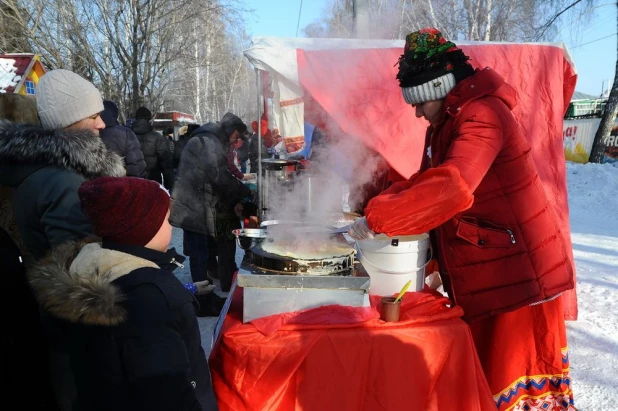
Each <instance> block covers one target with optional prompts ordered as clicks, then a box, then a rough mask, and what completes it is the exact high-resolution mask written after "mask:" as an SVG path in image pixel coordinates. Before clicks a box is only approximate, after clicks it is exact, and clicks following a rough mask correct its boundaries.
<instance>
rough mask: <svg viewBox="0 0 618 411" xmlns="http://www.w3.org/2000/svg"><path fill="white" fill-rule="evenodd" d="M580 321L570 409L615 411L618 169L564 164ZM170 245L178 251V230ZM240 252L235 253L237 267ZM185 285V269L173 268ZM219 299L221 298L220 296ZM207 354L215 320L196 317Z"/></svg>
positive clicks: (573, 347) (574, 328)
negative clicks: (572, 397) (573, 402)
mask: <svg viewBox="0 0 618 411" xmlns="http://www.w3.org/2000/svg"><path fill="white" fill-rule="evenodd" d="M567 173H568V176H567V179H568V190H569V208H570V218H571V232H572V240H573V252H574V255H575V263H576V266H577V286H578V293H577V294H578V301H579V319H578V321H575V322H569V323H568V324H567V330H568V338H569V356H570V360H571V376H572V379H573V391H574V395H575V405H576V406H577V408H578V410H580V411H616V410H618V168H615V167H612V166H611V165H607V164H605V165H598V164H567ZM172 246H174V247H176V248H177V250H178V251H179V252H182V232H181V231H180V230H176V229H175V230H174V237H173V239H172ZM241 258H242V251H240V252H237V261H238V263H239V264H240V259H241ZM177 275H178V277H179V278H180V279H181V280H182V281H190V280H191V277H190V275H189V271H188V268H187V267H185V268H184V269H181V270H177ZM221 295H224V294H221ZM199 321H200V329H201V331H202V344H203V345H204V349H205V350H206V352H207V353H209V352H210V342H211V338H212V332H213V329H214V325H215V322H216V319H215V318H200V319H199Z"/></svg>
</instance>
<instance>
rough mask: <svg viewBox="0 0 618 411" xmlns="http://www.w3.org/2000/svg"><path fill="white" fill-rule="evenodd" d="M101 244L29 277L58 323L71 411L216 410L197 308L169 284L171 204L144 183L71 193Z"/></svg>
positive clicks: (100, 184) (66, 252)
mask: <svg viewBox="0 0 618 411" xmlns="http://www.w3.org/2000/svg"><path fill="white" fill-rule="evenodd" d="M79 197H80V200H81V206H82V209H83V211H84V214H86V216H87V217H88V219H89V220H90V221H91V223H92V225H93V227H94V231H95V233H96V234H97V235H98V236H100V237H101V238H102V241H101V242H90V243H88V242H80V243H69V244H65V245H63V246H60V247H58V248H56V249H54V250H53V251H52V253H51V255H50V256H49V257H48V258H46V259H44V260H42V261H40V262H39V263H38V264H37V265H36V266H35V267H34V268H33V270H32V272H31V273H30V277H29V279H30V283H31V285H32V287H33V289H34V291H35V294H36V296H37V299H38V301H39V303H40V304H41V305H42V306H43V307H44V308H45V309H46V310H47V311H48V312H49V313H50V314H52V315H53V316H55V317H57V318H60V319H61V320H63V322H65V323H66V326H65V327H64V328H65V330H66V332H67V334H68V335H67V337H68V338H67V339H66V341H67V346H66V347H65V348H66V352H67V353H68V354H69V356H70V359H71V371H72V372H73V374H74V376H75V384H76V389H77V398H76V400H75V403H74V407H73V409H74V410H112V409H113V410H136V409H148V410H216V409H217V405H216V400H215V397H214V392H213V389H212V384H211V381H210V375H209V371H208V363H207V361H206V357H205V355H204V351H203V349H202V346H201V339H200V330H199V326H198V322H197V317H196V309H197V305H198V304H197V302H196V300H195V298H194V297H193V296H192V295H191V293H190V292H189V291H188V290H187V288H185V287H184V286H183V285H182V284H181V283H180V282H179V281H178V279H177V278H176V277H175V276H174V275H173V274H172V270H173V269H174V268H176V267H177V266H180V265H181V262H182V261H184V257H182V256H180V255H179V254H177V253H176V252H175V251H174V250H173V249H172V250H168V249H167V247H168V246H169V243H170V239H171V234H172V227H171V226H170V224H169V223H168V217H169V205H170V198H169V194H168V193H167V191H166V190H165V189H163V188H162V187H161V186H160V185H159V184H158V183H156V182H154V181H150V180H145V179H139V178H131V177H123V178H113V177H101V178H97V179H95V180H91V181H87V182H85V183H83V184H82V186H81V187H80V189H79Z"/></svg>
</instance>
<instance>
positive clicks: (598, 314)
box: [567, 164, 618, 411]
mask: <svg viewBox="0 0 618 411" xmlns="http://www.w3.org/2000/svg"><path fill="white" fill-rule="evenodd" d="M567 180H568V190H569V209H570V219H571V238H572V240H573V253H574V256H575V264H576V268H577V296H578V307H579V319H578V320H577V321H575V322H568V323H567V332H568V339H569V357H570V360H571V376H572V378H573V391H574V396H575V405H576V406H577V408H578V409H579V410H583V411H605V410H607V411H614V410H618V168H615V167H612V166H611V165H608V164H604V165H598V164H567Z"/></svg>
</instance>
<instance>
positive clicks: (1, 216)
mask: <svg viewBox="0 0 618 411" xmlns="http://www.w3.org/2000/svg"><path fill="white" fill-rule="evenodd" d="M2 120H4V121H11V122H13V123H23V124H31V125H38V124H40V123H39V119H38V115H37V108H36V100H35V98H34V97H33V96H24V95H21V94H0V121H2ZM12 193H13V189H12V188H11V187H7V186H3V185H0V261H2V262H3V263H2V291H3V292H4V294H5V295H7V296H11V298H3V299H2V301H1V302H0V324H2V336H1V337H0V364H2V366H0V386H2V389H3V390H4V392H8V393H11V400H12V401H13V403H15V404H28V405H29V406H30V407H31V409H33V410H38V411H57V410H58V405H57V401H56V396H55V394H54V390H53V385H52V381H51V376H50V374H49V370H48V367H47V364H49V358H48V351H47V350H46V349H41V348H42V343H44V342H45V340H46V336H45V333H44V330H43V326H42V324H41V318H40V315H39V307H38V304H37V302H36V300H35V299H34V295H33V294H32V290H31V289H30V286H29V285H28V281H27V279H26V266H25V260H26V256H25V255H24V252H25V247H24V244H23V241H22V239H21V235H20V234H19V228H18V227H17V224H16V223H15V219H14V216H13V201H12ZM16 302H17V303H16ZM32 379H34V380H36V382H37V395H36V396H35V397H33V395H32V387H29V386H28V384H24V383H23V381H27V380H32Z"/></svg>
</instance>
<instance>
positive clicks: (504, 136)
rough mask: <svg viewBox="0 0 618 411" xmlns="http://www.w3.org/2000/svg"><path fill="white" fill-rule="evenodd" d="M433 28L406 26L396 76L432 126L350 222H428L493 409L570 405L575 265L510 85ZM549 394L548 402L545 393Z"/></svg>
mask: <svg viewBox="0 0 618 411" xmlns="http://www.w3.org/2000/svg"><path fill="white" fill-rule="evenodd" d="M468 59H469V58H468V57H467V56H466V55H465V54H464V53H463V51H461V50H460V49H459V48H457V47H456V45H455V44H454V43H452V42H450V41H447V40H445V39H444V38H443V37H442V35H441V33H440V32H439V31H438V30H436V29H423V30H419V31H417V32H414V33H411V34H409V35H408V36H407V38H406V46H405V49H404V54H403V55H402V56H401V58H400V59H399V73H398V75H397V78H398V80H399V82H400V86H401V88H402V92H403V97H404V99H405V100H406V102H407V103H409V104H411V105H412V106H413V107H414V108H415V110H416V116H417V117H424V118H425V119H426V120H427V121H428V122H429V123H430V127H429V129H428V131H427V136H426V141H425V155H424V156H423V162H422V165H421V169H420V171H419V172H418V173H416V174H414V175H413V176H412V177H411V178H410V179H409V180H408V181H404V182H400V183H395V184H393V185H392V186H391V187H390V188H389V189H388V190H386V191H384V192H382V193H381V194H380V195H379V196H377V197H375V198H374V199H372V200H371V201H370V202H369V204H368V205H367V207H366V209H365V218H363V219H360V220H358V221H357V222H356V223H355V224H354V225H353V227H352V230H351V231H350V234H351V235H352V236H353V237H355V238H357V239H359V238H367V237H370V236H372V235H373V234H374V233H376V232H377V233H385V234H387V235H389V236H396V235H411V234H420V233H424V232H428V231H429V232H430V234H431V239H432V245H433V249H434V255H435V254H437V259H438V263H439V267H440V274H441V277H442V280H443V282H444V285H445V289H446V290H447V292H448V293H449V296H450V297H451V298H452V299H453V301H454V302H455V303H456V304H458V305H460V306H461V307H462V308H463V309H464V312H465V317H464V319H465V320H466V321H467V322H468V323H469V325H470V329H471V331H472V334H473V337H474V340H475V344H476V348H477V352H478V355H479V358H480V360H481V363H482V364H483V369H484V371H485V375H486V377H487V380H488V382H489V385H490V388H491V391H492V393H493V394H494V399H495V401H496V405H497V407H498V409H499V410H509V411H511V410H524V409H525V410H536V409H539V410H554V411H557V410H574V408H573V397H572V391H571V386H570V376H569V365H568V356H567V344H566V332H565V324H564V318H563V314H562V301H561V298H560V294H561V293H562V292H563V291H565V290H568V289H571V288H573V267H572V265H571V262H570V259H569V254H568V252H567V248H566V245H565V242H564V240H563V237H562V235H561V232H560V230H561V229H563V228H562V227H560V225H559V224H558V220H557V218H556V215H555V212H554V210H553V207H552V205H551V203H550V202H549V201H548V198H547V196H546V194H545V191H544V189H543V186H542V183H541V181H540V180H539V175H538V173H537V170H536V167H535V165H534V162H533V160H532V158H531V157H530V145H529V144H528V142H527V141H526V138H525V137H524V135H523V132H522V129H521V127H520V126H519V124H518V123H517V121H516V120H515V118H514V116H513V114H512V113H511V110H512V109H513V107H514V106H515V105H516V100H517V99H516V92H515V90H514V89H513V88H512V87H511V86H509V85H508V84H507V83H505V81H504V79H503V78H502V77H501V76H500V75H499V74H497V73H495V72H494V71H493V70H491V69H490V68H485V69H483V70H474V69H473V68H472V66H471V65H470V64H469V63H468V62H467V60H468ZM545 404H547V405H545Z"/></svg>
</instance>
